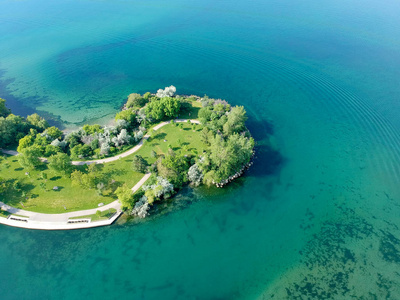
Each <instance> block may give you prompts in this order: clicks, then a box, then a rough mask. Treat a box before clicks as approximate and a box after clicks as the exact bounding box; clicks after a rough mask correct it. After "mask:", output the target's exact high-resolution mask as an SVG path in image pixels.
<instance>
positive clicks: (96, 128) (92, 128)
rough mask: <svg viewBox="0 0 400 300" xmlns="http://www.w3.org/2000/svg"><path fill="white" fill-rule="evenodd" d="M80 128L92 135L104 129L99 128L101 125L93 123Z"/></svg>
mask: <svg viewBox="0 0 400 300" xmlns="http://www.w3.org/2000/svg"><path fill="white" fill-rule="evenodd" d="M82 130H83V131H84V132H85V133H86V134H88V135H92V134H95V133H103V132H104V129H103V128H101V126H100V125H99V124H94V125H88V124H86V125H83V127H82Z"/></svg>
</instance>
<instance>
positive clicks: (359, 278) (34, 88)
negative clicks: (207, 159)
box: [0, 0, 400, 299]
mask: <svg viewBox="0 0 400 300" xmlns="http://www.w3.org/2000/svg"><path fill="white" fill-rule="evenodd" d="M399 15H400V4H399V3H398V2H396V1H392V0H388V1H385V2H384V4H383V3H382V2H381V1H377V0H375V1H370V0H367V1H358V0H355V1H343V0H336V1H327V0H323V1H310V0H304V1H297V0H295V1H293V0H292V1H288V0H282V1H275V0H264V1H261V0H254V1H244V0H239V1H226V0H222V1H209V0H203V1H190V0H186V1H182V0H181V1H179V0H170V1H157V0H154V1H153V0H151V1H128V0H126V1H122V0H120V1H116V0H114V1H111V0H103V1H95V0H81V1H64V0H57V1H49V0H35V1H33V0H25V1H13V0H8V1H1V2H0V76H1V77H0V97H2V98H5V99H7V101H8V103H9V106H10V107H11V108H12V110H13V111H14V112H15V113H19V114H27V113H31V112H34V111H37V112H39V113H41V114H42V115H45V116H46V117H48V118H52V119H53V120H54V122H56V123H58V124H62V125H63V126H64V127H65V128H74V127H78V126H80V125H82V123H87V122H90V123H93V122H100V123H102V124H106V123H107V122H108V121H109V120H110V118H111V117H112V115H113V114H115V112H116V111H117V110H118V109H119V108H120V107H121V105H122V104H123V102H124V101H125V99H126V96H127V95H128V94H129V93H131V92H139V93H143V92H146V91H153V92H154V91H156V90H157V89H158V88H163V87H165V86H169V85H171V84H173V85H175V86H176V87H177V91H178V93H181V94H192V93H193V94H197V95H204V94H207V95H209V96H211V97H218V98H223V99H227V100H228V101H229V102H231V103H232V104H238V105H244V106H245V107H246V109H247V111H248V113H249V117H250V120H249V122H248V127H249V128H250V130H251V131H252V133H253V135H254V137H255V139H256V140H257V143H258V146H257V158H256V160H255V165H254V166H253V167H252V168H251V169H250V170H249V172H247V173H246V175H245V176H244V177H242V178H240V179H239V180H237V181H236V182H235V183H233V184H231V185H229V186H228V187H227V188H226V189H224V190H223V191H222V190H215V189H211V190H208V189H195V190H192V189H186V190H184V191H183V192H181V193H180V194H179V195H178V197H177V198H176V201H175V202H174V204H173V205H169V206H168V207H164V208H159V210H158V211H156V212H154V213H153V214H152V216H151V217H150V218H149V219H147V220H145V221H134V220H128V221H126V220H120V221H119V222H118V223H117V224H115V225H113V226H110V227H103V228H98V229H91V230H77V231H60V232H44V231H31V230H23V229H17V228H11V227H6V226H1V227H0V237H1V242H0V254H1V255H0V270H1V272H0V290H1V292H0V295H1V296H0V298H1V299H124V298H125V299H257V298H260V299H350V298H351V297H353V298H354V299H400V275H399V271H398V270H399V267H400V230H399V226H400V185H399V182H400V181H399V178H400V169H399V163H400V118H399V115H400V84H399V78H400V18H399V17H398V16H399Z"/></svg>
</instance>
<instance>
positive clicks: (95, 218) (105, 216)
mask: <svg viewBox="0 0 400 300" xmlns="http://www.w3.org/2000/svg"><path fill="white" fill-rule="evenodd" d="M116 212H117V210H116V209H115V208H110V209H107V210H105V211H102V212H101V215H100V216H98V215H97V214H93V215H86V216H79V217H72V218H69V219H70V220H77V219H91V221H92V222H96V221H102V220H108V219H109V218H111V217H112V216H113V215H114V214H115V213H116Z"/></svg>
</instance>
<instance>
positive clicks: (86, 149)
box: [71, 144, 93, 158]
mask: <svg viewBox="0 0 400 300" xmlns="http://www.w3.org/2000/svg"><path fill="white" fill-rule="evenodd" d="M92 154H93V150H92V148H91V147H90V146H89V145H82V144H78V145H76V146H75V147H73V148H72V149H71V157H73V158H81V157H89V156H91V155H92Z"/></svg>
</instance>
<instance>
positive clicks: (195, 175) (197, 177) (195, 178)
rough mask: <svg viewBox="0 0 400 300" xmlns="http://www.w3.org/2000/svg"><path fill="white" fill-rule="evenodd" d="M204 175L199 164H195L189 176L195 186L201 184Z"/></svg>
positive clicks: (190, 169)
mask: <svg viewBox="0 0 400 300" xmlns="http://www.w3.org/2000/svg"><path fill="white" fill-rule="evenodd" d="M203 177H204V175H203V173H202V172H201V170H200V168H199V166H198V165H197V164H194V165H193V166H191V167H190V168H189V171H188V178H189V180H190V182H191V183H192V184H193V185H194V186H199V185H200V184H201V181H202V179H203Z"/></svg>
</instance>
